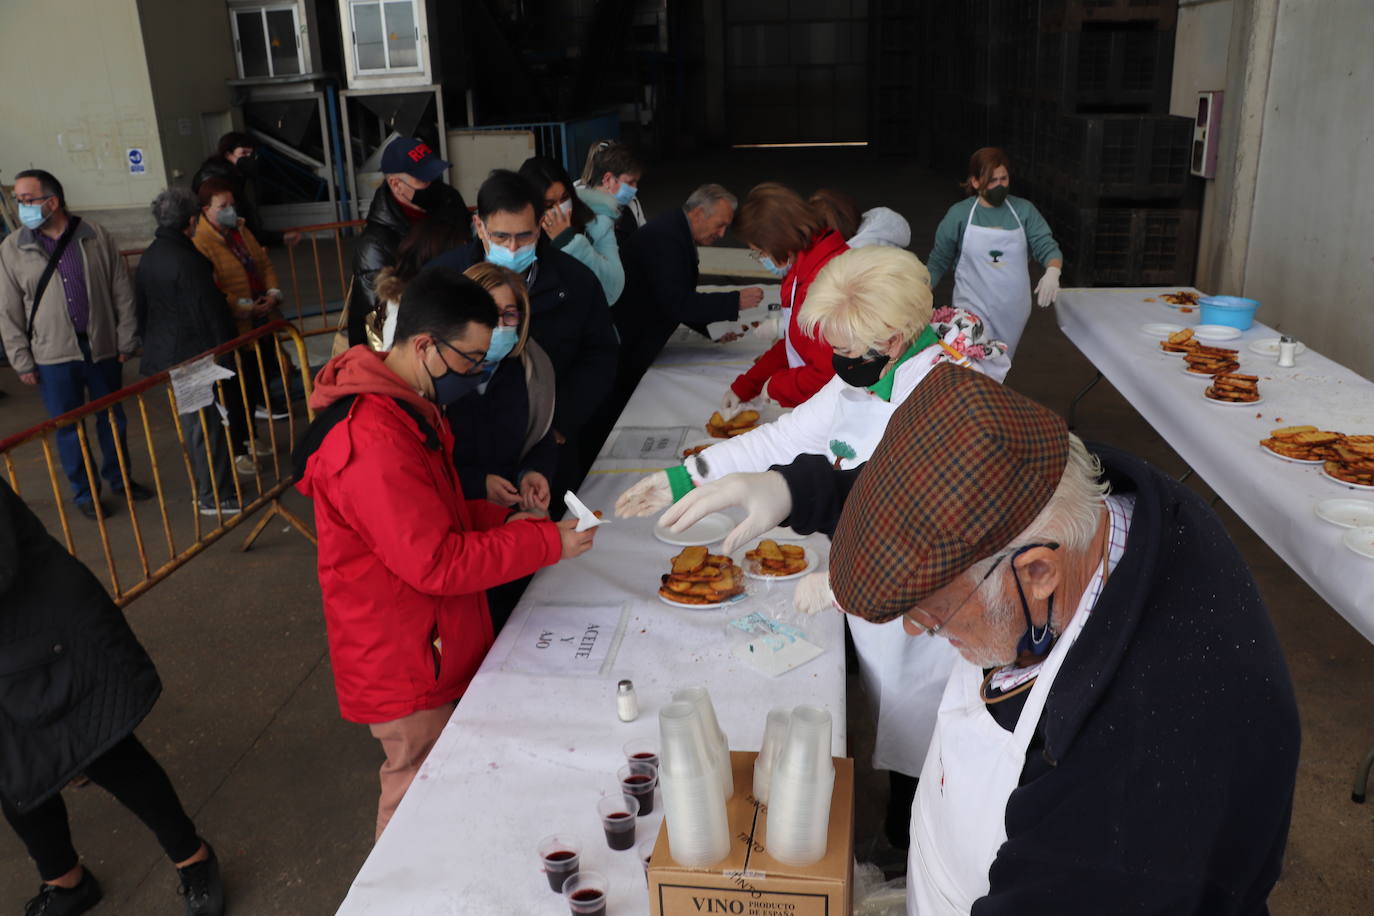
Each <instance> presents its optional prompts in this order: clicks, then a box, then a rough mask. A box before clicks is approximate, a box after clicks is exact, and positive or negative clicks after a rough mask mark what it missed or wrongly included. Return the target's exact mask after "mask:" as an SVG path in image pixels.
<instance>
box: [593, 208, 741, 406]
mask: <svg viewBox="0 0 1374 916" xmlns="http://www.w3.org/2000/svg"><path fill="white" fill-rule="evenodd" d="M738 203H739V202H738V201H737V200H736V198H735V196H734V195H733V194H731V193H730V192H729V191H727V190H726V189H725V188H723V187H721V186H720V185H715V184H707V185H702V186H701V187H699V188H697V189H696V190H695V191H693V192H692V195H691V196H690V197H688V198H687V202H686V203H685V204H683V206H682V209H681V210H672V211H670V212H668V213H661V214H659V215H658V216H655V217H654V218H653V219H651V220H649V222H648V223H647V224H645V226H644V227H643V228H642V229H640V230H639V231H638V232H636V233H635V234H634V235H632V236H631V237H630V239H629V240H628V241H627V242H626V244H625V248H624V249H623V250H622V252H621V261H622V262H623V263H624V265H625V291H624V292H623V293H622V294H621V296H620V300H619V301H618V302H617V303H616V305H615V309H614V312H615V324H616V328H617V330H619V332H620V345H621V357H620V370H619V372H618V374H617V379H616V391H617V395H619V396H623V398H624V399H625V400H628V399H629V396H630V394H631V393H633V391H634V388H635V386H636V385H638V384H639V379H640V377H641V376H642V375H644V373H645V371H646V370H647V369H648V368H649V365H650V364H651V363H652V362H653V361H654V359H655V358H656V357H657V356H658V352H659V350H661V349H663V345H664V344H665V343H667V341H668V338H669V337H670V336H672V333H673V331H675V330H676V329H677V326H678V325H680V324H685V325H688V326H689V327H692V328H694V329H696V330H697V331H700V332H701V333H703V334H704V333H705V328H706V325H708V324H710V323H711V322H713V321H730V320H733V319H736V318H738V317H739V312H740V309H744V308H751V307H753V306H755V305H758V304H759V302H760V301H762V299H763V290H762V289H761V288H759V287H757V286H751V287H749V288H747V289H743V290H740V291H739V292H725V293H703V292H698V291H697V281H698V278H699V274H700V271H699V268H698V262H697V246H698V245H714V244H715V243H716V242H718V241H720V240H721V238H722V237H723V236H724V235H725V230H726V229H727V228H729V226H730V223H731V222H732V221H733V220H734V216H735V208H736V207H737V206H738ZM623 404H624V401H623V400H619V401H618V405H617V406H623Z"/></svg>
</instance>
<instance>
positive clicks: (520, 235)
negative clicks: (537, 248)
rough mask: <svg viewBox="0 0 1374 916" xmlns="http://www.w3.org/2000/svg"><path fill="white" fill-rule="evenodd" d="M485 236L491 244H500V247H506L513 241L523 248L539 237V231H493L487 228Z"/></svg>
mask: <svg viewBox="0 0 1374 916" xmlns="http://www.w3.org/2000/svg"><path fill="white" fill-rule="evenodd" d="M487 238H488V239H489V240H490V241H491V243H492V244H493V245H500V246H501V247H502V248H508V247H509V246H510V243H511V242H514V243H515V244H516V245H517V246H518V247H520V248H524V247H525V246H526V245H529V244H531V243H532V242H534V240H535V239H537V238H539V231H538V230H534V231H532V232H494V231H492V230H491V229H488V230H487Z"/></svg>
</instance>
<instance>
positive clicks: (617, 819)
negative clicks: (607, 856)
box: [605, 811, 635, 849]
mask: <svg viewBox="0 0 1374 916" xmlns="http://www.w3.org/2000/svg"><path fill="white" fill-rule="evenodd" d="M606 820H608V821H609V822H610V823H609V824H608V825H606V828H605V829H606V845H607V846H609V847H611V848H612V849H629V848H630V847H631V846H633V845H634V844H635V825H634V817H633V816H632V815H631V814H630V812H628V811H617V812H615V813H614V814H608V815H606ZM622 824H625V825H626V826H623V827H622V826H621V825H622Z"/></svg>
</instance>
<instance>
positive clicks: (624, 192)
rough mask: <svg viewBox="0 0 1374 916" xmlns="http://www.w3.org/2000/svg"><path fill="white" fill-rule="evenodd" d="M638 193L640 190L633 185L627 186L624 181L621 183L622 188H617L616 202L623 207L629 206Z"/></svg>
mask: <svg viewBox="0 0 1374 916" xmlns="http://www.w3.org/2000/svg"><path fill="white" fill-rule="evenodd" d="M638 193H639V188H636V187H635V186H634V185H632V184H626V183H625V182H623V181H622V182H621V183H620V187H618V188H616V190H615V199H616V202H617V203H618V204H620V205H621V206H622V207H623V206H625V205H627V204H628V203H629V202H630V201H632V200H634V199H635V195H636V194H638Z"/></svg>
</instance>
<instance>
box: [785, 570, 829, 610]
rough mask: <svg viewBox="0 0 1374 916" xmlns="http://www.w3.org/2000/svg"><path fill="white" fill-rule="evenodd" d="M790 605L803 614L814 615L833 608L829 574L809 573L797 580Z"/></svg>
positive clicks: (826, 572) (827, 572)
mask: <svg viewBox="0 0 1374 916" xmlns="http://www.w3.org/2000/svg"><path fill="white" fill-rule="evenodd" d="M792 603H793V604H795V605H796V607H797V610H798V611H799V612H800V613H803V614H816V613H819V612H821V611H827V610H830V609H831V608H834V607H835V593H834V592H832V591H831V590H830V572H829V570H827V571H825V572H817V573H811V574H810V575H809V576H803V577H802V578H800V579H798V580H797V590H796V591H795V592H793V593H792Z"/></svg>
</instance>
